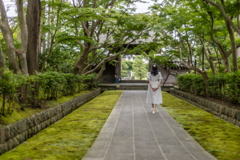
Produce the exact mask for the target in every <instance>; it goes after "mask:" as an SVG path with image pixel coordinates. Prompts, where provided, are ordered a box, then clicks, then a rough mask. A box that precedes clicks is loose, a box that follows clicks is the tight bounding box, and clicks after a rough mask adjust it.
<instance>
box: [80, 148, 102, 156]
mask: <svg viewBox="0 0 240 160" xmlns="http://www.w3.org/2000/svg"><path fill="white" fill-rule="evenodd" d="M105 153H106V152H104V151H103V150H102V151H99V150H95V149H90V150H89V151H88V152H87V153H86V155H85V156H84V157H89V158H103V157H104V155H105Z"/></svg>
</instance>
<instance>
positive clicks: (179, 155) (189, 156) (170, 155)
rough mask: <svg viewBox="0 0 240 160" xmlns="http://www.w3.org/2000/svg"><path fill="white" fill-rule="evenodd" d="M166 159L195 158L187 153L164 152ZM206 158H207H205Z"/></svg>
mask: <svg viewBox="0 0 240 160" xmlns="http://www.w3.org/2000/svg"><path fill="white" fill-rule="evenodd" d="M164 155H165V156H166V157H167V159H168V160H196V159H195V158H193V156H191V155H189V154H181V153H180V154H174V153H173V154H170V153H168V154H164ZM206 160H207V159H206Z"/></svg>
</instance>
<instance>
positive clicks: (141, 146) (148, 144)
mask: <svg viewBox="0 0 240 160" xmlns="http://www.w3.org/2000/svg"><path fill="white" fill-rule="evenodd" d="M135 149H136V150H156V149H159V147H158V144H157V142H156V141H141V140H138V141H135Z"/></svg>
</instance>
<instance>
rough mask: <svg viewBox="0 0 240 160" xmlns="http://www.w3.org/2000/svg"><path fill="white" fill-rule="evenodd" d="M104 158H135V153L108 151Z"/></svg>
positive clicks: (111, 159) (120, 159)
mask: <svg viewBox="0 0 240 160" xmlns="http://www.w3.org/2000/svg"><path fill="white" fill-rule="evenodd" d="M104 160H134V154H133V153H118V152H108V153H107V155H106V157H105V158H104Z"/></svg>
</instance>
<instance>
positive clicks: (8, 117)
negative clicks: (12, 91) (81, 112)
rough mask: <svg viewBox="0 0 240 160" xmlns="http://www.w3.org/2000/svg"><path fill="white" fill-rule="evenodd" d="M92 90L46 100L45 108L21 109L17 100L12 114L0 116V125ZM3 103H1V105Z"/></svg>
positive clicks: (12, 108)
mask: <svg viewBox="0 0 240 160" xmlns="http://www.w3.org/2000/svg"><path fill="white" fill-rule="evenodd" d="M88 92H90V91H81V92H80V93H77V94H74V95H72V96H64V97H62V98H59V99H57V100H52V101H46V102H45V103H44V107H43V108H29V107H27V108H24V110H20V108H21V106H20V105H19V104H18V103H16V102H13V103H12V104H11V110H13V112H12V113H11V114H9V113H8V114H6V116H0V127H2V126H3V125H7V124H10V123H14V122H16V121H19V120H21V119H24V118H26V117H29V116H31V115H33V114H35V113H37V112H40V111H42V110H45V109H47V108H50V107H54V106H56V105H58V104H61V103H64V102H67V101H69V100H71V99H73V98H75V97H78V96H80V95H83V94H86V93H88ZM0 102H2V99H1V98H0ZM1 105H2V104H1V103H0V106H1ZM8 106H9V104H8V103H6V107H8Z"/></svg>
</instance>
